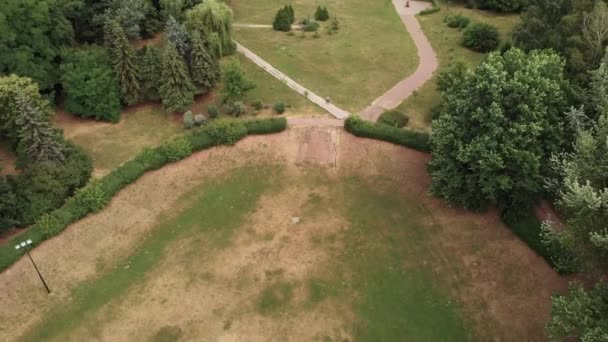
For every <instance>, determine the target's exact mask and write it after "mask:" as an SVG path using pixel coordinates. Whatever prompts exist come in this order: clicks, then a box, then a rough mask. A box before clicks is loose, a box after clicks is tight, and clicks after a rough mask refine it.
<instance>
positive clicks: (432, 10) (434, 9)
mask: <svg viewBox="0 0 608 342" xmlns="http://www.w3.org/2000/svg"><path fill="white" fill-rule="evenodd" d="M431 2H432V3H433V7H431V8H427V9H425V10H422V11H420V13H419V14H420V15H429V14H433V13H437V12H439V11H441V7H439V0H432V1H431Z"/></svg>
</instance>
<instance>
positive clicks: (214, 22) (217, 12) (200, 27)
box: [185, 0, 235, 56]
mask: <svg viewBox="0 0 608 342" xmlns="http://www.w3.org/2000/svg"><path fill="white" fill-rule="evenodd" d="M232 17H233V15H232V9H230V7H229V6H228V5H226V4H225V3H224V2H223V1H221V0H205V1H203V3H202V4H199V5H196V6H194V7H193V8H192V9H191V10H189V11H187V12H186V21H185V23H186V27H187V28H188V30H189V31H190V32H194V31H199V32H200V33H201V35H203V36H205V35H208V36H214V37H217V40H218V43H219V48H220V56H227V55H230V54H232V53H233V52H234V50H235V46H234V43H233V42H232Z"/></svg>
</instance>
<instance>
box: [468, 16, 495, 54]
mask: <svg viewBox="0 0 608 342" xmlns="http://www.w3.org/2000/svg"><path fill="white" fill-rule="evenodd" d="M499 43H500V38H499V35H498V30H497V29H496V27H494V26H492V25H489V24H483V23H475V24H472V25H470V26H469V27H468V28H467V29H466V30H465V31H464V35H463V36H462V45H463V46H464V47H467V48H469V49H471V50H473V51H477V52H490V51H492V50H495V49H496V48H497V47H498V44H499Z"/></svg>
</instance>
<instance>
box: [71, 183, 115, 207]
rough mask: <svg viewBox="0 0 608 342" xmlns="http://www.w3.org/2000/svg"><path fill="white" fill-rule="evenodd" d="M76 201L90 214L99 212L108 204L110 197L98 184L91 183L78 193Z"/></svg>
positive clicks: (75, 197)
mask: <svg viewBox="0 0 608 342" xmlns="http://www.w3.org/2000/svg"><path fill="white" fill-rule="evenodd" d="M74 200H75V201H76V202H77V203H78V205H80V206H81V207H82V208H83V209H84V210H86V211H87V212H90V213H94V212H98V211H100V210H101V209H103V207H105V206H106V204H107V203H108V200H109V198H108V196H107V195H106V193H105V192H104V191H103V189H102V188H101V184H99V183H98V182H91V183H89V184H88V185H87V186H85V187H83V188H81V189H79V190H78V191H76V194H75V195H74Z"/></svg>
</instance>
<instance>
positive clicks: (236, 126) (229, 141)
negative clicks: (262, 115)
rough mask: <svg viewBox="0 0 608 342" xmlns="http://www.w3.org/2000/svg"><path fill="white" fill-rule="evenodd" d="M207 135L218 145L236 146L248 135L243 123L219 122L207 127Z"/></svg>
mask: <svg viewBox="0 0 608 342" xmlns="http://www.w3.org/2000/svg"><path fill="white" fill-rule="evenodd" d="M206 131H207V133H208V134H209V135H210V136H211V138H212V139H213V141H214V142H215V143H216V144H218V145H219V144H222V145H234V143H236V142H237V141H239V140H240V139H242V138H243V137H244V136H246V135H247V127H246V126H245V125H244V124H243V123H241V122H235V121H230V120H217V121H214V122H212V123H211V124H209V125H208V126H207V127H206Z"/></svg>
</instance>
